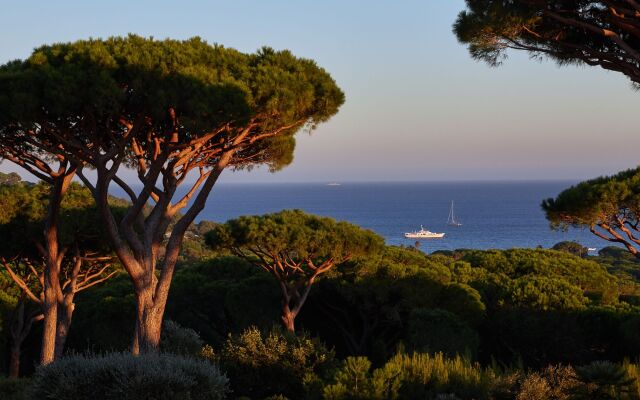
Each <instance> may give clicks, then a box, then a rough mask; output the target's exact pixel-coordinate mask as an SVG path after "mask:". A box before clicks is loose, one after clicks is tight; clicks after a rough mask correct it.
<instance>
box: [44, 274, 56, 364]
mask: <svg viewBox="0 0 640 400" xmlns="http://www.w3.org/2000/svg"><path fill="white" fill-rule="evenodd" d="M59 285H60V282H59V281H58V271H57V266H52V267H50V266H48V265H47V267H46V270H45V279H44V286H45V288H44V303H43V304H42V310H43V314H44V320H43V327H42V348H41V352H40V364H43V365H46V364H49V363H52V362H53V361H54V360H55V354H56V331H57V327H58V290H57V288H56V287H57V286H59Z"/></svg>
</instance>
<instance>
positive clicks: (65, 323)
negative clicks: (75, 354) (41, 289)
mask: <svg viewBox="0 0 640 400" xmlns="http://www.w3.org/2000/svg"><path fill="white" fill-rule="evenodd" d="M67 296H70V295H67ZM74 308H75V304H73V296H71V299H69V298H65V301H64V302H63V303H61V304H59V305H58V320H57V326H56V344H55V359H56V360H59V359H61V358H62V355H63V354H64V346H65V344H66V343H67V336H68V335H69V328H70V327H71V320H72V318H73V310H74Z"/></svg>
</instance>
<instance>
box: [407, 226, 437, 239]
mask: <svg viewBox="0 0 640 400" xmlns="http://www.w3.org/2000/svg"><path fill="white" fill-rule="evenodd" d="M404 237H406V238H408V239H442V238H443V237H444V233H435V232H431V231H428V230H426V229H424V228H423V227H422V225H420V230H419V231H415V232H407V233H405V234H404Z"/></svg>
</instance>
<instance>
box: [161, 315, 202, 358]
mask: <svg viewBox="0 0 640 400" xmlns="http://www.w3.org/2000/svg"><path fill="white" fill-rule="evenodd" d="M203 346H204V341H203V340H202V339H201V338H200V335H198V333H197V332H196V331H194V330H193V329H191V328H185V327H184V326H182V325H180V324H178V323H177V322H173V321H171V320H165V321H164V323H163V324H162V339H161V340H160V350H161V351H162V352H163V353H171V354H178V355H183V356H192V357H195V356H198V355H200V352H201V351H202V347H203Z"/></svg>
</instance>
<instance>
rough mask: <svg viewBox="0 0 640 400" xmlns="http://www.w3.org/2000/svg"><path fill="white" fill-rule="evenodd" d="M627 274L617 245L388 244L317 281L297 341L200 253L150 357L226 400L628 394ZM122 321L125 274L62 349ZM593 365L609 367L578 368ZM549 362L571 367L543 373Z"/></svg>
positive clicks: (123, 331)
mask: <svg viewBox="0 0 640 400" xmlns="http://www.w3.org/2000/svg"><path fill="white" fill-rule="evenodd" d="M334 223H335V222H334ZM210 226H213V225H210ZM220 226H224V225H220ZM274 228H275V226H274ZM193 229H194V232H195V231H196V229H199V228H198V227H194V228H193ZM214 229H216V228H214ZM289 229H290V231H292V232H293V231H296V229H305V228H298V227H297V226H294V227H292V228H289ZM249 231H250V230H249ZM285 231H286V230H285ZM269 232H271V231H270V230H269V229H265V230H264V234H265V236H267V237H268V233H269ZM302 232H304V231H302ZM292 236H294V235H292ZM194 239H197V237H196V236H193V237H192V238H189V237H187V240H194ZM316 240H319V239H316ZM345 240H346V239H345ZM285 243H286V242H285ZM292 243H296V242H295V241H293V242H292ZM287 246H288V245H285V246H284V247H283V249H284V248H286V247H287ZM558 247H559V248H562V249H564V248H565V247H567V245H565V244H562V245H559V246H558ZM568 248H569V250H571V249H574V248H575V246H568ZM283 249H280V250H281V251H283ZM338 251H339V250H338ZM638 266H640V261H638V260H637V259H636V258H635V257H633V256H631V255H630V254H629V253H628V252H626V251H624V249H618V248H605V249H602V250H601V252H600V255H599V256H598V257H592V256H586V257H579V256H576V255H574V254H571V251H569V252H566V251H556V250H543V249H535V250H534V249H512V250H488V251H476V250H458V251H443V252H438V253H436V254H432V255H425V254H424V253H422V252H420V251H418V250H416V249H413V248H398V247H389V246H388V247H385V248H384V249H383V251H382V252H379V253H376V252H374V253H372V254H371V255H369V256H367V255H366V254H362V255H361V256H360V257H356V258H353V259H350V260H348V261H346V262H343V263H341V264H338V265H336V266H335V267H334V268H332V269H331V270H329V271H327V273H326V274H324V275H323V278H322V279H319V280H318V282H317V283H316V284H315V286H314V290H313V291H311V293H310V296H309V299H308V302H307V306H306V307H307V308H308V311H307V312H305V313H302V314H301V315H300V318H299V328H300V329H299V331H300V332H308V333H305V334H298V335H297V336H293V335H291V334H285V333H282V332H281V331H279V330H273V328H272V327H273V325H274V324H277V322H278V319H279V316H280V312H281V301H280V298H281V293H280V292H279V289H278V287H277V285H274V284H273V278H272V276H270V274H269V273H268V272H267V271H264V270H262V269H260V268H256V267H255V266H254V265H252V263H251V259H248V260H247V259H244V258H240V257H235V256H221V255H218V256H214V255H213V254H211V256H210V258H208V259H204V260H202V261H199V262H193V261H187V259H185V260H184V262H183V263H182V264H181V266H180V268H179V269H178V271H177V272H176V276H175V279H174V287H173V291H172V293H171V296H170V299H169V302H168V307H167V312H166V314H167V317H168V318H170V319H171V320H173V321H175V323H174V322H168V323H166V324H165V330H164V333H165V334H164V335H163V339H162V341H161V350H163V351H165V352H169V353H177V354H184V355H189V356H191V357H195V356H204V357H205V358H207V359H209V360H211V361H213V362H215V363H219V364H220V365H221V369H222V370H223V371H224V372H225V373H226V374H227V376H228V378H229V385H230V388H231V389H232V390H233V392H232V393H233V394H232V397H234V398H235V397H241V396H249V398H252V399H263V398H267V397H269V396H281V397H280V398H289V399H294V398H301V399H302V398H309V399H320V398H326V399H365V398H374V399H376V398H379V399H408V398H410V399H412V398H416V396H417V397H418V398H428V399H431V398H433V399H436V398H440V399H445V398H450V399H455V398H458V399H465V398H476V399H496V400H498V399H514V400H523V399H525V400H526V399H531V400H535V399H539V398H541V397H536V393H538V394H540V393H547V395H546V396H547V398H557V399H567V400H569V399H573V398H574V397H571V396H574V395H575V396H577V395H578V394H579V393H587V394H586V395H584V396H589V395H593V393H598V394H597V395H598V396H600V394H599V393H601V392H602V393H628V392H630V391H632V390H637V385H636V384H635V383H634V382H635V381H633V378H634V377H636V376H637V375H638V371H637V366H636V365H635V364H633V363H626V364H624V363H623V360H625V359H631V360H635V359H637V358H638V357H639V356H640V340H639V338H638V335H637V332H638V331H640V309H639V308H638V306H637V305H638V304H640V282H639V281H638V270H639V268H638ZM7 295H8V296H9V297H8V298H9V303H8V304H10V302H11V301H13V300H11V294H10V293H8V292H7ZM134 309H135V301H134V297H133V294H132V289H131V282H130V280H129V279H127V277H126V276H119V277H116V278H115V279H113V280H112V281H110V282H108V283H106V284H105V285H104V286H102V287H98V288H96V289H95V290H92V291H88V292H87V293H81V294H80V295H79V296H78V298H77V312H76V316H75V322H74V324H75V326H74V329H73V330H72V331H71V335H70V337H69V340H68V345H69V347H70V349H72V350H73V349H75V350H77V351H85V350H87V349H91V350H93V351H98V352H102V351H118V350H124V349H126V348H127V347H128V346H129V345H130V338H131V333H132V330H133V324H132V321H131V315H133V314H134ZM178 324H179V325H178ZM311 338H314V339H311ZM322 343H326V345H324V344H322ZM29 345H30V346H35V347H36V348H37V344H36V343H32V341H29ZM414 352H415V354H414ZM334 355H335V357H336V358H337V360H334ZM602 359H608V360H610V361H611V364H610V368H609V369H606V368H604V367H597V366H596V367H593V366H590V364H591V363H592V362H593V361H596V360H602ZM340 360H342V361H340ZM558 363H562V364H564V365H567V364H569V365H573V366H575V367H548V366H549V365H556V364H558ZM495 365H507V366H518V368H515V367H510V368H506V369H502V368H496V367H495ZM520 367H525V368H524V369H522V368H520ZM563 368H564V369H563ZM567 368H568V369H567ZM527 369H531V372H525V370H527ZM583 372H584V373H583ZM607 374H608V375H607ZM172 379H173V378H172ZM176 379H177V378H176ZM180 379H182V378H180ZM632 381H633V382H632ZM634 385H636V386H634ZM282 396H284V397H282ZM438 396H439V397H438ZM562 396H564V397H562ZM584 396H583V397H584ZM625 396H629V395H628V394H624V395H623V396H622V398H625V399H626V398H628V399H632V398H633V397H625ZM543 398H544V397H543ZM586 398H588V397H586Z"/></svg>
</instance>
